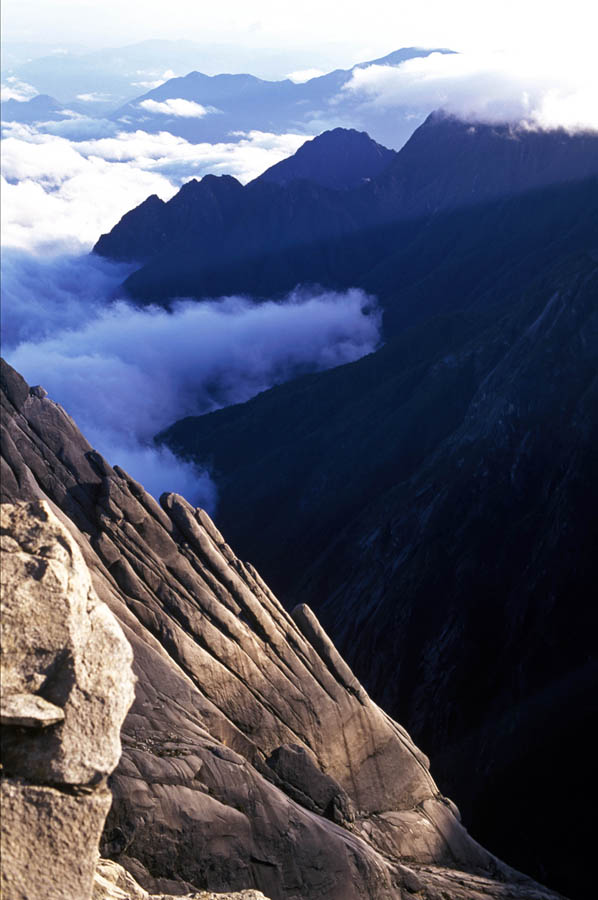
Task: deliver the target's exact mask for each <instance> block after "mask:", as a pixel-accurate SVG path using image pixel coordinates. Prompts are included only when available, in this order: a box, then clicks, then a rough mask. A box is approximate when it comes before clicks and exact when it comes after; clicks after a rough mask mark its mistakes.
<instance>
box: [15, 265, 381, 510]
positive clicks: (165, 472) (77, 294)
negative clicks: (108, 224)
mask: <svg viewBox="0 0 598 900" xmlns="http://www.w3.org/2000/svg"><path fill="white" fill-rule="evenodd" d="M122 276H123V268H122V267H119V266H115V265H113V264H110V263H106V262H105V261H104V260H99V259H95V258H90V257H83V256H80V257H58V258H55V259H53V260H52V259H45V260H36V259H35V258H34V257H32V256H31V255H30V254H27V253H23V252H22V251H20V252H19V251H12V253H11V251H9V252H8V260H7V263H6V269H5V278H4V281H5V287H4V289H5V302H4V303H3V319H4V321H3V331H4V345H5V349H4V353H5V356H6V357H7V359H8V361H9V362H10V363H11V365H13V366H14V367H15V368H16V369H17V370H18V371H20V372H21V373H22V374H23V375H24V377H25V378H26V379H27V380H29V381H30V383H40V384H42V385H43V386H44V387H45V388H46V390H48V391H49V393H50V396H51V397H52V398H53V399H55V400H56V401H57V402H59V403H61V404H62V405H63V406H64V407H65V408H66V409H67V410H68V412H69V413H70V414H71V415H72V416H73V418H74V419H75V421H76V422H77V424H78V425H79V426H80V427H81V429H82V431H83V433H84V434H85V435H86V436H87V438H88V439H89V440H90V442H91V443H92V444H93V445H94V446H95V447H97V449H98V450H99V451H100V452H101V453H103V454H104V455H105V456H106V457H107V458H108V459H109V460H110V461H111V462H113V463H118V464H119V465H121V466H122V467H123V468H125V469H127V470H128V471H130V472H131V474H132V475H133V476H134V477H135V478H137V479H138V480H139V481H141V482H142V483H143V484H144V485H145V486H146V487H147V488H148V489H149V490H150V491H152V492H153V493H154V494H159V493H160V492H161V491H162V490H166V489H168V490H176V491H178V492H180V493H183V494H185V495H186V496H187V497H188V498H189V499H191V500H192V501H193V502H195V503H199V504H201V505H203V506H205V507H206V508H208V509H213V507H214V504H215V498H216V492H215V487H214V485H213V483H212V482H211V480H210V478H209V475H208V473H207V472H205V471H201V470H198V469H197V468H195V467H193V466H191V465H189V464H185V463H183V462H181V461H179V460H177V459H175V457H174V456H173V455H172V454H171V453H170V451H168V450H166V449H156V448H155V447H153V445H152V443H151V442H152V438H153V436H154V435H155V434H156V433H157V432H158V431H160V430H161V429H162V428H164V427H166V426H168V425H169V424H171V423H172V422H173V421H175V420H176V419H178V418H181V417H182V416H185V415H190V414H203V413H205V412H209V411H212V410H214V409H218V408H220V407H222V406H226V405H229V404H231V403H239V402H243V401H245V400H247V399H249V398H250V397H252V396H254V395H255V394H256V393H259V392H260V391H262V390H265V389H266V388H268V387H270V386H271V385H273V384H276V383H279V382H282V381H285V380H287V379H288V378H291V377H294V376H296V375H298V374H301V373H303V372H307V371H314V370H321V369H325V368H329V367H331V366H335V365H340V364H342V363H345V362H350V361H352V360H354V359H357V358H359V357H361V356H363V355H364V354H365V353H368V352H370V351H371V350H373V349H374V348H375V347H376V346H377V345H378V343H379V329H380V316H379V314H378V312H377V311H376V309H375V306H374V304H373V303H372V300H371V298H368V297H367V296H365V295H364V294H363V293H362V292H361V291H358V290H353V291H348V292H346V293H344V294H336V293H326V292H323V293H320V294H316V295H313V294H311V295H307V294H301V293H295V294H293V295H291V296H289V297H288V298H287V299H286V300H285V301H283V302H280V303H273V302H270V303H262V304H254V303H252V302H251V301H250V300H247V299H241V298H238V297H229V298H221V299H219V300H213V301H206V302H202V303H197V302H196V301H191V300H188V301H177V302H176V303H175V304H174V305H173V307H172V309H171V311H169V312H167V311H165V310H164V309H161V308H149V309H148V308H145V309H139V308H136V307H134V306H131V305H130V304H129V303H126V302H123V301H116V302H113V303H110V304H107V303H106V298H107V297H108V296H110V294H111V293H113V292H114V289H115V287H116V285H117V283H118V281H119V280H120V278H122Z"/></svg>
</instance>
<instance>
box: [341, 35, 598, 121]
mask: <svg viewBox="0 0 598 900" xmlns="http://www.w3.org/2000/svg"><path fill="white" fill-rule="evenodd" d="M344 91H346V92H347V91H348V92H350V93H352V94H354V95H356V96H358V97H362V98H363V100H364V103H366V104H368V105H371V106H374V107H379V108H382V109H392V108H393V107H398V106H400V107H413V108H420V109H421V108H422V107H424V108H425V107H426V106H427V107H429V108H430V109H432V108H434V109H437V108H442V109H444V110H446V111H447V112H449V113H453V114H454V115H456V116H458V117H460V118H462V119H465V120H471V121H483V122H490V123H493V122H513V123H519V124H524V125H526V126H527V127H532V128H558V127H563V128H566V129H568V130H570V131H577V130H581V129H592V130H594V129H598V102H597V96H598V62H597V60H596V56H595V55H594V56H593V57H589V56H584V55H580V58H579V59H577V60H572V59H571V58H570V57H569V58H567V60H566V64H565V62H564V60H561V59H560V58H559V54H558V51H557V52H555V53H554V54H551V56H550V57H547V58H546V59H541V58H538V57H537V56H535V57H534V58H533V59H532V58H530V57H529V56H527V55H525V54H513V53H510V54H508V53H493V54H484V55H476V54H475V53H463V54H441V53H432V54H430V56H427V57H424V58H421V59H410V60H407V61H406V62H404V63H402V64H401V65H399V66H379V65H373V66H368V67H367V68H364V69H355V70H354V72H353V75H352V78H351V80H350V81H349V82H348V83H347V84H346V85H345V87H344Z"/></svg>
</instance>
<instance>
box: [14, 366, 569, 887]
mask: <svg viewBox="0 0 598 900" xmlns="http://www.w3.org/2000/svg"><path fill="white" fill-rule="evenodd" d="M1 386H2V415H3V431H2V501H3V503H6V502H8V503H11V504H14V503H18V502H19V501H30V502H33V504H34V507H33V508H34V509H39V510H43V511H44V512H43V514H44V515H46V516H48V517H49V510H50V509H51V510H52V511H53V512H54V513H55V515H56V517H57V519H59V520H60V522H61V523H62V525H63V526H64V528H65V529H66V530H67V531H68V533H69V536H67V537H68V540H67V538H65V537H64V532H63V531H61V530H60V529H59V528H58V526H52V527H54V528H55V537H54V538H52V540H49V539H48V540H45V539H44V541H43V542H42V545H41V546H39V548H38V547H37V546H36V545H35V544H34V543H33V544H31V543H29V544H27V545H26V546H24V549H23V550H21V551H19V552H26V553H29V554H31V553H34V554H35V553H37V556H32V557H31V562H27V563H25V564H24V565H26V570H27V572H28V573H29V575H28V581H27V583H29V581H32V582H36V583H37V582H38V581H39V579H40V578H47V579H49V583H50V584H51V586H52V591H51V592H48V594H47V597H48V600H49V602H51V605H54V604H56V603H58V601H59V600H60V598H62V601H61V602H64V596H65V593H67V594H68V587H69V579H68V577H67V576H66V575H64V573H63V575H62V576H61V578H62V581H61V579H60V578H59V577H56V578H54V579H51V578H50V575H51V572H50V569H51V568H52V566H51V565H50V563H49V562H48V561H49V560H50V561H51V560H52V559H54V558H55V557H57V558H61V554H62V555H64V553H65V552H66V551H65V549H64V548H65V545H66V546H68V547H72V545H73V542H74V543H76V544H77V545H78V548H79V550H80V551H81V554H82V556H83V558H84V559H85V562H86V565H87V569H88V571H89V577H90V583H91V587H92V588H93V591H94V592H95V593H94V594H90V590H91V589H88V588H87V587H86V586H85V582H84V576H83V574H81V573H80V575H81V578H83V584H84V587H83V596H87V597H88V598H89V597H90V596H91V597H93V598H95V597H96V596H97V597H98V598H99V599H100V600H102V601H104V602H105V603H106V605H107V606H108V607H109V608H110V609H111V611H112V613H113V614H114V615H115V616H116V618H117V619H118V620H119V622H120V627H121V628H122V631H123V632H124V634H125V636H126V637H127V639H128V641H129V642H130V645H131V647H132V649H133V656H134V660H133V669H134V672H135V675H136V677H137V685H136V692H135V700H134V702H133V705H132V707H131V709H130V712H129V714H128V716H127V718H126V720H125V722H124V725H123V729H122V746H123V752H122V757H121V759H120V762H119V764H118V766H117V768H116V770H115V772H114V774H113V775H112V776H111V778H110V782H109V784H110V787H111V789H112V792H113V804H112V808H111V810H110V813H109V815H108V819H107V821H106V826H105V829H104V833H103V837H102V841H101V849H102V852H103V855H104V856H105V857H107V858H108V859H109V860H110V862H108V863H106V864H102V866H101V867H100V869H99V870H98V876H99V877H100V878H101V879H102V882H101V883H100V886H101V885H102V884H103V887H101V889H102V890H104V891H105V892H106V891H109V890H110V891H112V895H110V894H109V893H108V894H106V893H105V894H104V896H106V897H110V896H113V897H117V896H121V897H123V896H124V897H125V898H126V897H127V896H128V897H145V896H146V894H144V893H143V892H150V893H151V894H154V895H155V894H158V895H160V894H161V895H164V894H166V895H168V894H171V895H181V894H182V893H186V894H194V893H195V894H197V893H198V892H200V891H208V892H209V891H212V892H214V891H241V890H249V891H254V892H255V891H262V892H263V893H264V894H265V895H267V896H268V897H270V898H272V900H279V898H280V900H282V898H287V900H292V898H297V900H298V898H302V900H305V898H330V900H353V898H354V900H357V898H360V900H361V898H371V900H382V898H384V900H390V898H397V900H398V898H404V897H409V896H412V895H415V896H417V897H420V898H426V900H438V898H440V897H450V898H456V900H459V898H461V900H465V898H467V900H472V898H478V900H482V898H507V897H508V898H520V900H524V898H527V900H532V898H533V900H549V898H555V897H556V895H555V894H553V893H551V892H550V891H548V890H546V889H543V888H541V887H540V886H539V885H537V884H536V883H534V882H532V881H531V880H529V879H528V878H526V877H525V876H523V875H521V874H519V873H517V872H515V871H514V870H512V869H510V868H509V867H508V866H506V865H505V864H503V863H501V862H500V861H499V860H497V859H496V858H495V857H493V856H492V855H491V854H489V853H488V852H487V851H486V850H484V849H483V848H482V847H480V846H479V845H478V844H477V843H476V842H475V841H474V840H473V839H472V838H471V837H470V836H469V835H468V833H467V832H466V830H465V829H464V828H463V826H462V825H461V824H460V821H459V815H458V811H457V809H456V807H455V806H454V804H453V803H451V801H450V800H448V799H447V798H445V797H443V796H442V795H441V794H440V792H439V790H438V788H437V786H436V784H435V782H434V780H433V778H432V776H431V774H430V772H429V769H428V763H427V759H426V757H425V756H424V755H423V754H422V753H421V752H420V751H419V750H418V748H417V747H416V746H415V745H414V743H413V741H412V740H411V738H410V737H409V735H408V734H407V732H406V731H405V730H404V729H403V728H402V727H401V726H400V725H399V724H397V723H396V722H395V721H393V720H392V719H391V718H389V717H388V716H387V715H386V714H385V713H384V712H383V711H382V710H381V709H380V708H379V707H378V706H377V705H376V704H374V703H373V702H372V701H371V700H370V698H369V697H368V695H367V693H366V692H365V690H364V689H363V687H362V686H361V685H360V684H359V682H358V681H357V679H356V678H355V677H354V675H353V674H352V672H351V670H350V669H349V667H348V666H347V665H346V663H345V662H344V660H343V659H342V658H341V657H340V655H339V654H338V652H337V651H336V649H335V647H334V646H333V644H332V643H331V641H330V640H329V638H328V637H327V635H326V634H325V632H324V631H323V629H322V628H321V626H320V624H319V623H318V621H317V619H316V617H315V616H314V614H313V612H312V611H311V610H310V609H309V608H308V607H306V606H305V605H300V606H299V607H298V608H297V609H296V610H295V611H294V613H293V614H292V615H290V614H288V613H287V612H285V610H284V608H283V607H282V606H281V604H280V603H279V602H278V600H277V599H276V598H275V597H274V595H273V594H272V592H271V591H270V590H269V588H268V587H267V585H266V584H265V583H264V582H263V580H262V579H261V577H260V576H259V574H258V573H257V572H256V571H255V570H254V569H253V568H252V567H251V566H250V565H246V564H244V563H242V562H241V561H240V560H239V559H237V557H236V556H235V555H234V553H233V552H232V550H231V549H230V548H229V547H228V545H227V544H226V542H225V541H224V538H223V537H222V535H221V534H220V533H219V532H218V531H217V529H216V528H215V526H214V525H213V523H212V522H211V520H210V519H209V518H208V516H207V515H206V514H205V513H204V512H203V511H202V510H199V509H194V508H193V507H191V506H190V505H189V504H188V503H187V502H186V501H185V500H184V499H183V498H182V497H179V496H177V495H173V494H167V495H163V496H162V498H161V501H160V504H158V503H157V502H156V501H155V500H154V499H153V498H152V497H151V496H150V495H148V494H147V493H146V491H145V490H144V489H143V488H142V487H141V485H139V484H138V483H136V482H135V481H134V480H133V479H132V478H131V477H130V476H129V475H128V474H127V473H126V472H125V471H124V470H122V469H121V468H119V467H118V466H115V467H111V466H110V465H109V464H108V463H107V462H106V461H105V460H104V459H103V458H102V457H101V456H100V455H99V454H98V453H96V452H95V451H94V450H93V448H92V447H91V446H90V445H89V444H88V443H87V441H86V440H85V438H84V437H83V436H82V435H81V433H80V432H79V431H78V429H77V427H76V425H75V423H74V422H73V421H72V419H70V417H69V416H68V415H67V414H66V413H65V411H64V410H63V409H62V408H61V407H60V406H58V405H57V404H55V403H54V402H53V401H52V400H51V399H49V398H48V397H47V396H45V392H44V391H43V390H40V389H38V388H33V389H30V388H29V386H28V385H27V384H26V383H25V381H24V380H23V379H22V378H21V377H20V376H19V375H18V374H17V373H16V372H15V371H14V370H12V369H11V368H10V367H9V366H7V365H3V368H2V376H1ZM39 501H45V503H43V504H40V503H39ZM36 504H37V506H36ZM12 508H13V509H14V507H12ZM19 508H20V507H17V509H19ZM40 514H41V513H40ZM8 515H9V516H10V515H12V513H11V512H10V510H9V513H8ZM61 535H62V539H61ZM13 540H15V539H14V537H13ZM16 544H17V545H18V541H16ZM11 546H12V545H11ZM9 549H10V548H9ZM13 549H14V550H15V552H17V547H15V548H13ZM69 552H70V555H71V557H72V556H73V555H74V550H72V551H69ZM40 559H41V561H39V560H40ZM44 560H45V562H44ZM21 581H22V580H21V579H20V576H19V575H18V573H15V577H13V576H12V575H11V570H10V569H9V571H8V573H7V585H8V587H7V590H8V591H9V592H10V591H17V592H18V590H19V587H18V585H19V584H20V583H21ZM86 590H87V594H85V591H86ZM35 591H37V588H35ZM9 596H11V595H10V593H9ZM77 596H78V597H79V600H78V601H77V602H78V603H82V600H81V596H82V595H81V592H80V591H79V592H78V594H77ZM72 602H73V603H75V600H73V601H72ZM90 602H91V601H90ZM93 603H95V599H94V600H93V602H92V607H93ZM93 609H95V607H93ZM93 609H92V612H93ZM35 624H37V623H35ZM71 627H74V626H71ZM95 630H96V629H92V636H93V638H94V639H95V638H96V635H95ZM31 634H32V635H34V636H35V641H38V640H39V646H40V647H42V648H46V647H47V648H48V651H47V652H48V653H49V654H50V656H49V657H48V658H49V659H51V653H52V652H53V651H54V648H55V647H56V646H58V643H57V642H58V636H60V638H61V639H64V640H65V641H66V642H67V644H66V645H67V646H68V640H69V635H68V633H67V632H66V631H65V630H64V629H62V631H61V625H60V621H59V618H58V617H57V618H56V621H52V622H51V627H48V628H47V629H43V631H42V633H41V634H39V635H38V633H37V631H36V628H35V627H33V626H32V630H31ZM98 639H99V638H98ZM90 640H91V637H90ZM92 642H93V641H92ZM88 643H89V641H88ZM86 646H87V645H86ZM19 647H20V645H19ZM19 647H17V650H18V654H20V656H19V658H25V656H26V651H25V650H21V649H19ZM100 647H101V645H100ZM15 652H16V651H15ZM45 652H46V650H45V649H44V653H45ZM124 652H125V655H126V651H124ZM111 654H112V650H110V651H109V650H107V651H106V653H105V654H102V657H104V656H105V659H104V658H103V659H101V660H99V661H98V662H97V667H98V672H99V673H100V675H101V673H102V671H103V669H102V665H104V664H105V665H106V666H107V665H108V664H109V663H110V659H111ZM72 658H73V660H74V662H73V664H72V666H71V670H73V671H75V672H77V663H76V653H75V651H74V650H73V651H72ZM44 659H45V657H44V658H43V659H42V658H41V657H40V658H39V660H38V664H39V665H41V666H43V663H44ZM61 659H62V657H61ZM28 665H29V664H28ZM29 667H30V666H29ZM21 670H22V671H26V670H27V671H28V669H26V667H23V666H22V667H21ZM33 671H34V672H38V671H40V670H39V669H38V668H35V663H34V664H33ZM45 671H46V669H45V668H43V672H45ZM84 675H85V676H86V677H87V676H88V675H89V673H88V672H84V671H82V674H81V677H82V678H83V676H84ZM113 676H114V671H113ZM98 677H99V676H98ZM100 680H101V678H100ZM38 681H39V679H38ZM38 681H36V680H35V679H33V681H31V679H30V680H29V681H27V679H26V678H25V682H23V681H22V680H21V681H19V679H18V678H15V679H14V681H13V683H12V686H11V694H13V701H12V705H11V710H12V712H11V713H10V715H12V716H16V717H17V718H16V719H13V720H12V722H9V724H8V725H7V726H3V728H4V727H7V728H8V739H7V746H8V747H9V749H10V748H11V747H15V746H16V742H15V732H14V729H15V728H20V729H25V728H27V727H28V726H27V724H26V723H27V720H28V719H29V718H31V717H33V719H34V720H35V717H36V716H38V717H39V716H41V717H42V719H43V721H48V722H53V724H49V725H45V724H41V722H40V720H39V719H37V720H35V721H36V724H37V725H38V727H36V728H34V729H32V735H31V737H30V738H27V739H26V740H27V743H26V744H25V745H24V746H29V745H30V746H31V751H30V755H31V759H32V765H31V768H29V767H28V768H27V772H33V771H34V772H35V773H36V777H37V778H38V780H39V779H41V778H42V777H47V779H48V781H54V780H56V779H57V778H63V779H66V780H67V782H68V783H69V784H75V782H76V784H77V785H83V786H84V787H88V786H92V787H94V786H95V781H96V775H97V777H98V778H99V779H100V783H101V780H102V779H103V778H104V777H105V774H106V772H107V771H108V770H109V768H110V765H111V764H112V762H113V755H112V754H111V752H110V745H109V744H107V743H106V741H105V739H104V737H103V732H102V731H101V730H98V732H97V737H98V741H99V744H100V746H99V748H98V750H97V751H94V749H93V748H94V747H95V742H94V741H92V742H91V744H90V746H89V749H88V752H86V754H85V758H84V759H83V760H82V761H81V760H78V759H77V758H76V757H72V756H69V755H68V753H65V754H63V756H64V758H62V757H61V755H60V753H59V754H58V755H57V756H54V755H52V756H51V757H48V756H45V755H44V752H43V749H44V748H43V742H42V743H41V744H40V743H39V735H40V734H43V733H44V729H45V728H46V727H47V728H53V729H57V730H59V729H63V730H64V732H65V734H68V731H67V728H66V725H67V722H68V721H69V717H73V721H77V722H79V719H78V718H77V717H78V695H77V694H76V693H75V694H74V696H73V699H72V703H71V701H70V700H69V703H71V705H70V706H69V705H68V703H67V701H66V699H65V698H64V697H59V696H58V694H57V693H52V692H51V691H50V690H49V687H48V690H45V689H43V688H45V682H43V684H42V683H41V682H39V683H38ZM102 683H103V682H102ZM130 685H131V682H130V676H129V675H128V674H127V669H126V666H124V667H123V668H122V669H121V671H120V677H112V682H111V684H110V690H109V694H108V699H107V700H106V704H107V707H106V708H111V706H110V705H111V704H113V705H114V707H115V708H117V709H119V710H121V711H122V710H124V708H126V706H127V704H128V701H129V698H130V689H131V688H130ZM86 690H87V691H88V694H89V698H88V702H93V692H92V691H91V688H90V687H89V686H88V687H87V688H86ZM73 691H74V688H72V689H71V693H73ZM15 694H20V695H26V696H27V697H28V700H27V701H26V702H23V704H22V705H21V706H20V707H19V701H16V700H14V695H15ZM32 697H33V698H37V699H32ZM69 697H70V694H69ZM42 701H44V702H42ZM71 710H72V712H71ZM60 711H62V712H63V713H64V716H65V718H64V720H62V719H61V718H60ZM19 717H20V719H19ZM78 727H81V728H82V730H83V734H84V735H85V736H87V733H86V726H85V725H81V726H78ZM11 729H12V731H11ZM40 729H41V731H40ZM33 731H35V732H36V733H35V734H33ZM19 735H22V731H21V732H19ZM28 752H29V751H28ZM94 752H97V754H98V756H97V758H96V756H94ZM13 759H14V760H15V761H14V762H10V765H11V766H13V767H14V768H15V772H14V778H15V780H16V779H17V778H18V777H23V773H22V772H18V771H16V765H17V762H16V760H17V754H14V756H12V757H11V756H9V761H11V760H13ZM55 760H58V761H57V762H55ZM44 767H45V768H44ZM46 773H48V774H47V775H46ZM11 776H12V773H11ZM24 777H29V776H28V775H25V776H24ZM68 779H70V781H69V780H68ZM38 789H39V788H38V785H37V783H36V785H35V786H33V787H27V790H29V791H35V790H38ZM46 789H50V790H56V788H46ZM75 793H76V792H74V793H69V794H68V799H69V800H71V799H72V798H73V796H75ZM89 796H91V797H92V798H94V797H95V794H90V795H89ZM105 809H106V802H105V800H102V817H103V814H104V813H105ZM98 819H99V816H98ZM95 827H96V828H97V824H96V826H95ZM116 865H119V866H122V867H123V871H121V870H119V869H117V868H115V866H116ZM127 873H128V874H127ZM88 874H89V873H88ZM86 877H87V876H86ZM129 877H130V878H131V879H133V881H132V882H131V880H129ZM97 880H98V879H97V878H96V882H97ZM121 885H124V887H121ZM133 885H137V886H135V887H133ZM98 890H99V888H98ZM127 890H128V891H129V893H128V894H127ZM134 890H139V891H140V892H141V893H139V892H138V893H137V894H135V893H134V892H133V891H134ZM118 891H121V894H118ZM7 896H8V895H7ZM14 896H20V895H18V894H15V895H14ZM24 896H28V897H34V896H36V895H35V893H34V892H33V891H31V892H30V893H29V894H25V895H24ZM46 896H51V894H50V893H48V894H47V895H46ZM81 896H82V897H83V896H85V895H84V894H81ZM99 896H100V897H101V896H102V895H101V894H100V895H99ZM199 896H200V897H202V896H204V895H202V894H201V893H199ZM208 896H209V894H208ZM249 896H251V894H250V895H249ZM247 900H249V898H248V897H247Z"/></svg>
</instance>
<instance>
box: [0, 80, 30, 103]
mask: <svg viewBox="0 0 598 900" xmlns="http://www.w3.org/2000/svg"><path fill="white" fill-rule="evenodd" d="M38 93H39V92H38V91H37V90H36V88H34V87H33V85H32V84H27V82H25V81H21V80H20V79H18V78H17V77H16V76H15V75H9V76H8V77H7V78H6V81H5V82H4V83H3V84H2V86H1V87H0V100H2V101H5V100H17V101H19V102H21V103H22V102H23V101H25V100H31V98H32V97H36V96H37V94H38Z"/></svg>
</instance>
